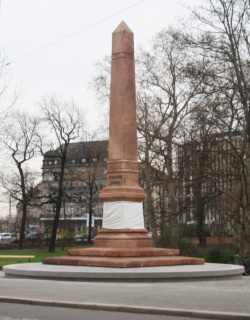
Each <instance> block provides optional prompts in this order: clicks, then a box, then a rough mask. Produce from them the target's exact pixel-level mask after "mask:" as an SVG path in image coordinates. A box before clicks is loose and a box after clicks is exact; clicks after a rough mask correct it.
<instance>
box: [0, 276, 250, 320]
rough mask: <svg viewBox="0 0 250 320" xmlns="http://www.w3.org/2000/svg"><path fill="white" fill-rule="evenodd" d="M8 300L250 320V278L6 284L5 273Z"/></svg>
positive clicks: (1, 291) (2, 291) (0, 294)
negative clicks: (193, 280) (165, 281)
mask: <svg viewBox="0 0 250 320" xmlns="http://www.w3.org/2000/svg"><path fill="white" fill-rule="evenodd" d="M4 298H5V299H8V298H9V299H13V298H18V299H19V300H20V299H26V300H25V301H23V302H29V303H32V301H33V303H36V301H37V303H41V302H43V303H46V304H51V305H58V304H60V303H61V302H63V303H62V306H67V304H71V305H72V304H73V305H74V304H79V305H85V306H84V307H87V306H88V305H89V306H90V307H91V306H92V307H93V304H95V305H96V306H97V307H96V308H101V307H102V306H104V307H105V308H106V310H112V311H117V310H119V311H126V312H130V311H131V312H140V313H143V312H146V313H147V312H152V310H163V311H164V310H170V311H171V310H174V311H178V310H180V311H181V312H183V313H181V314H179V316H183V315H186V316H189V317H190V316H191V315H190V312H193V314H196V315H198V317H200V318H205V316H206V317H207V318H209V314H210V313H211V314H213V315H214V313H215V316H216V314H217V313H218V314H220V313H226V315H227V316H226V317H225V319H230V320H231V319H241V318H243V317H241V315H243V314H246V315H247V317H245V318H244V319H250V303H249V301H250V277H242V279H241V280H231V281H229V280H228V281H202V282H181V283H180V282H178V283H103V282H69V281H68V282H67V281H51V280H35V279H34V280H31V279H6V278H4V277H3V273H2V272H0V302H6V300H4ZM11 301H12V302H14V300H11ZM64 302H65V303H64ZM80 307H82V306H80ZM124 307H127V308H128V307H129V308H131V310H129V309H124ZM110 308H111V309H110ZM186 311H189V313H188V312H186ZM199 312H202V313H204V314H202V315H199ZM165 314H168V315H169V313H165ZM175 314H176V313H175ZM144 316H145V315H144ZM217 318H218V317H217ZM150 319H152V315H151V318H150Z"/></svg>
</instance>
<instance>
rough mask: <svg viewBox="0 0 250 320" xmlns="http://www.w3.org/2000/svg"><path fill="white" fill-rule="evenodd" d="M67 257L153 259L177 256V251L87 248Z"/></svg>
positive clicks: (75, 250)
mask: <svg viewBox="0 0 250 320" xmlns="http://www.w3.org/2000/svg"><path fill="white" fill-rule="evenodd" d="M68 254H69V256H97V257H154V256H178V255H179V250H178V249H162V248H153V247H151V248H98V247H97V248H87V249H71V250H69V251H68Z"/></svg>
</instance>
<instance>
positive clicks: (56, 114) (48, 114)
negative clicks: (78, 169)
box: [40, 96, 84, 252]
mask: <svg viewBox="0 0 250 320" xmlns="http://www.w3.org/2000/svg"><path fill="white" fill-rule="evenodd" d="M40 111H41V113H42V117H43V121H44V125H45V126H46V130H49V133H48V136H47V137H46V138H47V146H48V144H50V148H51V149H52V150H55V151H54V152H56V154H57V156H58V158H59V166H60V169H59V171H58V172H57V173H56V176H55V177H54V179H55V181H56V182H55V183H56V188H55V190H53V192H52V193H47V194H46V198H47V200H46V201H47V202H50V203H52V204H53V205H54V222H53V227H52V234H51V238H50V244H49V252H54V248H55V241H56V234H57V229H58V223H59V216H60V211H61V207H62V201H63V197H64V183H65V181H64V176H65V165H66V162H67V153H68V148H69V144H70V143H71V142H72V141H74V140H76V139H78V138H79V136H81V131H82V130H83V125H84V122H83V115H82V113H81V111H80V110H79V109H78V108H77V107H76V105H75V103H74V102H73V101H71V102H66V101H61V100H60V99H59V98H57V97H55V96H48V97H45V98H44V99H43V100H42V102H41V103H40ZM48 141H53V143H48ZM54 145H56V146H57V148H55V147H54ZM42 149H44V147H43V148H42ZM53 156H54V154H53Z"/></svg>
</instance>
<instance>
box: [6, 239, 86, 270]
mask: <svg viewBox="0 0 250 320" xmlns="http://www.w3.org/2000/svg"><path fill="white" fill-rule="evenodd" d="M88 247H89V246H87V245H86V246H75V247H73V246H70V247H65V248H64V251H62V248H55V252H48V247H41V248H39V249H36V250H33V249H23V250H1V249H0V256H1V255H18V256H21V255H23V256H35V258H34V259H31V262H42V259H43V258H49V257H63V256H67V255H68V253H67V251H68V250H69V249H80V248H88ZM19 261H21V263H28V262H29V259H28V258H21V259H20V258H17V259H15V258H9V259H8V258H0V270H1V269H2V267H3V266H4V265H8V264H12V263H13V264H14V263H19Z"/></svg>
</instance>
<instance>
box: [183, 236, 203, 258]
mask: <svg viewBox="0 0 250 320" xmlns="http://www.w3.org/2000/svg"><path fill="white" fill-rule="evenodd" d="M179 249H180V255H181V256H187V257H198V256H199V251H198V248H197V246H196V245H195V244H193V243H190V242H188V241H185V240H181V241H180V243H179Z"/></svg>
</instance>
